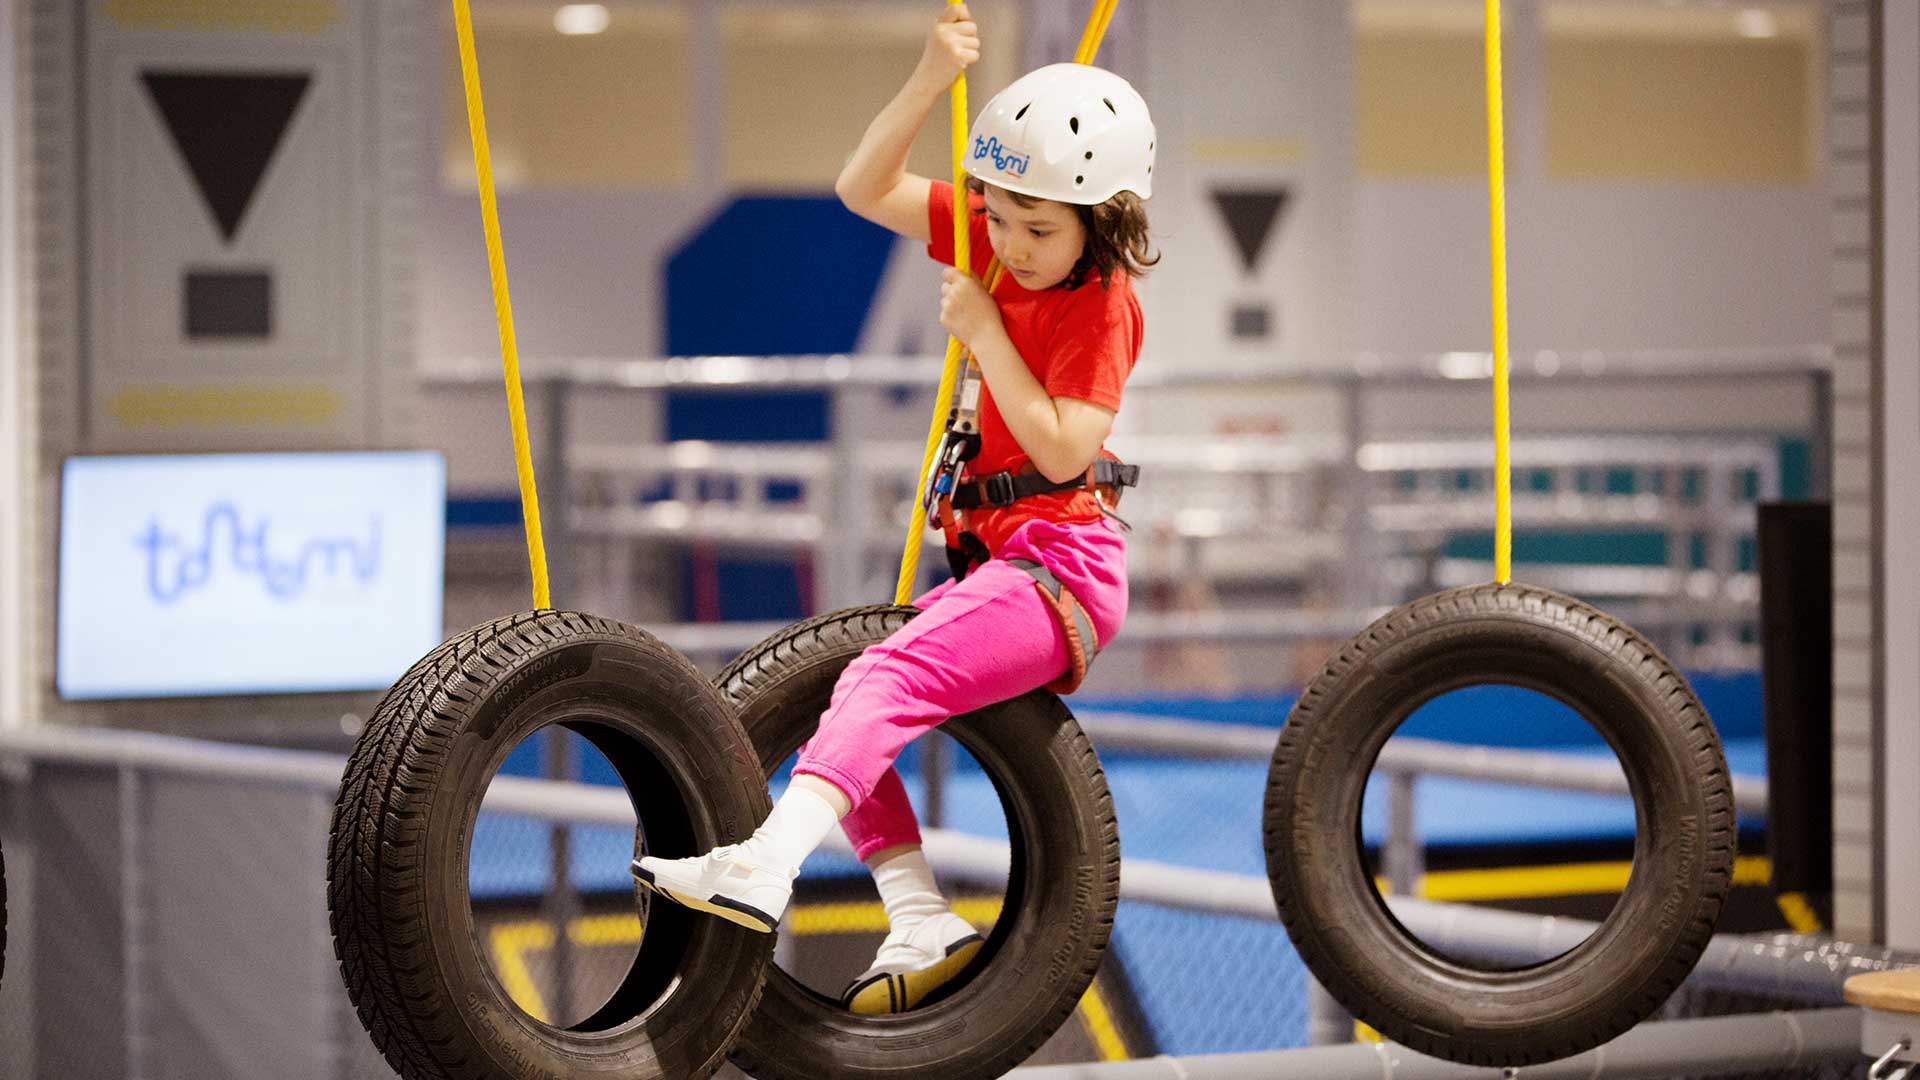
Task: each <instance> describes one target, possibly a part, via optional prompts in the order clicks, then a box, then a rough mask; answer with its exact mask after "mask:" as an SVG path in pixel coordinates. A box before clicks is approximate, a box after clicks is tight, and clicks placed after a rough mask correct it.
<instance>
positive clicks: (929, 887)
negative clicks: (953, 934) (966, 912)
mask: <svg viewBox="0 0 1920 1080" xmlns="http://www.w3.org/2000/svg"><path fill="white" fill-rule="evenodd" d="M872 869H873V883H874V885H875V886H876V887H878V888H879V890H880V904H881V906H882V907H885V908H886V909H887V925H888V926H889V927H890V928H891V930H892V934H890V935H889V937H905V936H906V934H907V933H908V932H910V931H911V930H912V929H913V928H914V927H915V926H917V925H919V924H920V923H921V922H922V921H923V920H926V919H929V918H932V917H933V916H935V915H939V914H942V913H944V912H946V911H948V910H949V908H948V906H947V898H946V897H944V896H942V895H940V886H939V884H938V883H937V882H935V881H934V880H933V867H931V866H929V865H927V855H926V852H924V851H921V850H920V849H919V848H912V849H909V850H907V851H903V852H901V853H900V854H898V855H895V856H893V857H892V858H890V859H888V860H887V861H885V862H882V863H875V864H874V865H873V868H872Z"/></svg>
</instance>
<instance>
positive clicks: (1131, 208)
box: [967, 176, 1160, 289]
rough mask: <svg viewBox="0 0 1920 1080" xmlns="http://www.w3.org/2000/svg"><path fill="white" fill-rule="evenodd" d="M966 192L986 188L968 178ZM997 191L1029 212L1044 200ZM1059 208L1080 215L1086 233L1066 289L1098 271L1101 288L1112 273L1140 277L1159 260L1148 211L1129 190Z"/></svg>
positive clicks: (978, 192) (976, 179)
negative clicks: (1149, 232)
mask: <svg viewBox="0 0 1920 1080" xmlns="http://www.w3.org/2000/svg"><path fill="white" fill-rule="evenodd" d="M967 190H968V191H969V192H971V193H973V194H975V195H979V196H982V197H984V196H985V195H986V193H987V185H986V183H985V182H984V181H982V180H981V179H980V178H979V177H976V176H969V177H967ZM1000 190H1001V192H1002V193H1003V194H1005V195H1006V196H1007V198H1009V199H1012V200H1013V201H1014V202H1016V203H1018V204H1019V205H1020V206H1021V207H1022V208H1023V209H1032V208H1033V207H1035V206H1038V205H1040V204H1041V203H1043V202H1045V201H1046V200H1045V199H1036V198H1034V197H1033V196H1031V195H1022V194H1020V193H1019V192H1017V191H1007V190H1006V189H1005V188H1001V189H1000ZM1062 205H1063V206H1070V207H1072V208H1073V211H1074V213H1076V214H1078V215H1079V216H1080V224H1081V225H1083V226H1085V227H1086V230H1087V246H1086V250H1084V251H1082V252H1081V253H1080V261H1078V262H1076V263H1074V264H1073V270H1072V271H1071V272H1070V273H1068V274H1067V278H1066V280H1065V281H1064V282H1062V284H1064V285H1065V286H1066V287H1067V288H1069V289H1077V288H1079V287H1080V286H1082V285H1084V284H1086V282H1087V278H1088V277H1089V276H1092V275H1094V274H1095V273H1096V272H1097V274H1098V276H1099V279H1100V287H1101V288H1103V289H1104V288H1107V287H1109V286H1110V285H1111V284H1112V283H1113V274H1114V271H1116V270H1120V271H1125V272H1126V274H1127V276H1128V277H1143V276H1145V274H1146V272H1147V268H1148V267H1150V266H1152V265H1153V264H1155V263H1157V262H1159V261H1160V255H1159V253H1158V252H1155V251H1153V250H1151V249H1150V248H1149V246H1148V237H1147V208H1146V205H1145V204H1144V203H1143V202H1141V199H1140V196H1138V195H1135V194H1134V193H1133V192H1131V191H1122V192H1120V193H1119V194H1118V195H1115V196H1114V197H1113V198H1111V199H1108V200H1107V201H1106V202H1103V203H1099V204H1097V205H1094V206H1083V205H1080V204H1078V203H1063V204H1062ZM985 212H986V211H985V210H977V211H975V213H985Z"/></svg>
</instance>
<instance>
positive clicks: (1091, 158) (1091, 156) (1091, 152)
mask: <svg viewBox="0 0 1920 1080" xmlns="http://www.w3.org/2000/svg"><path fill="white" fill-rule="evenodd" d="M1087 160H1088V161H1092V160H1093V151H1091V150H1089V151H1087Z"/></svg>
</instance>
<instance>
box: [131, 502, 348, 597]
mask: <svg viewBox="0 0 1920 1080" xmlns="http://www.w3.org/2000/svg"><path fill="white" fill-rule="evenodd" d="M134 546H135V547H136V548H137V549H138V550H139V551H140V553H141V554H142V555H143V556H144V558H145V560H146V582H147V591H148V592H149V593H150V594H151V595H152V596H153V599H154V600H155V601H156V602H158V603H160V604H172V603H174V602H176V601H178V600H180V599H181V598H182V597H184V596H186V595H188V594H189V593H192V592H195V591H197V590H200V589H205V588H209V587H211V586H213V585H215V584H216V583H217V582H218V581H219V580H220V578H221V577H222V576H223V575H230V576H232V577H234V578H236V579H249V578H250V579H254V580H257V581H258V583H259V585H260V587H261V588H263V589H265V590H266V592H267V594H268V595H269V596H272V597H273V598H274V599H276V600H283V601H291V600H297V599H299V598H301V597H302V596H304V595H306V594H307V593H308V592H310V591H313V590H316V589H320V588H326V587H335V586H347V587H354V588H365V587H367V586H370V585H371V584H373V583H374V582H375V581H377V580H378V579H379V577H380V517H379V515H377V514H375V515H373V516H371V517H370V518H369V519H368V522H367V526H366V529H365V531H364V532H363V533H361V534H358V535H351V534H344V533H336V534H318V535H307V536H300V535H294V534H292V530H287V529H282V530H278V531H276V530H275V529H274V525H273V522H272V521H271V520H270V519H269V518H267V517H265V516H261V517H259V518H257V519H255V520H254V521H253V522H252V523H251V524H249V523H248V521H247V519H246V518H245V517H244V516H243V515H242V514H241V512H240V510H239V508H238V507H236V506H235V505H234V504H233V503H232V502H226V501H222V502H216V503H213V504H211V505H210V506H208V507H207V508H206V511H205V512H204V513H203V514H202V515H201V519H200V522H199V525H198V527H197V530H190V531H189V532H187V533H184V534H183V533H175V532H171V531H169V530H167V529H166V528H164V527H163V526H162V525H161V524H160V519H159V518H157V517H156V518H153V519H151V520H149V522H148V523H147V526H146V528H145V530H143V531H142V532H141V533H140V534H139V535H138V536H136V537H135V538H134Z"/></svg>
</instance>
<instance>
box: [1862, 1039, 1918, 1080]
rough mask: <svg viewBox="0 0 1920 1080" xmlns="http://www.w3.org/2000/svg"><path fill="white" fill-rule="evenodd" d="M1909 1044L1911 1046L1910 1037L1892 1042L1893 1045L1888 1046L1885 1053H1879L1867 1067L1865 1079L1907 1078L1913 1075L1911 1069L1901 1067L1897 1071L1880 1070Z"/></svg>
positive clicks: (1889, 1079) (1898, 1079)
mask: <svg viewBox="0 0 1920 1080" xmlns="http://www.w3.org/2000/svg"><path fill="white" fill-rule="evenodd" d="M1911 1046H1913V1040H1912V1039H1901V1040H1900V1041H1899V1042H1897V1043H1894V1044H1893V1046H1891V1047H1890V1048H1888V1050H1887V1052H1886V1053H1884V1054H1881V1055H1880V1057H1879V1058H1878V1059H1876V1060H1875V1061H1874V1063H1873V1064H1872V1065H1871V1066H1869V1067H1868V1069H1867V1080H1907V1078H1908V1077H1910V1076H1912V1075H1913V1070H1912V1069H1901V1070H1900V1071H1899V1072H1882V1071H1881V1070H1882V1069H1885V1068H1886V1067H1887V1066H1888V1065H1891V1064H1893V1059H1894V1058H1896V1057H1899V1056H1900V1055H1901V1054H1903V1053H1905V1052H1906V1051H1907V1049H1908V1048H1910V1047H1911Z"/></svg>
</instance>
